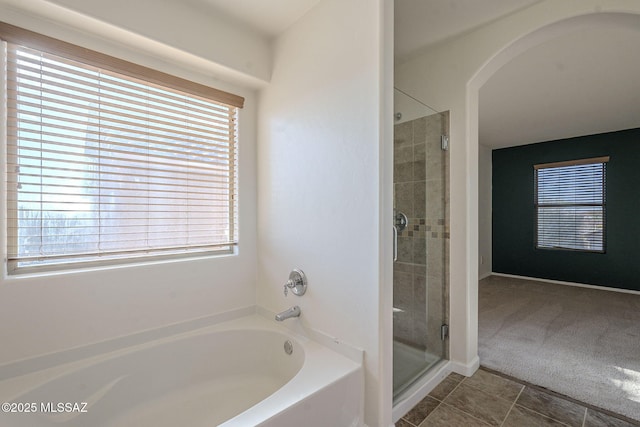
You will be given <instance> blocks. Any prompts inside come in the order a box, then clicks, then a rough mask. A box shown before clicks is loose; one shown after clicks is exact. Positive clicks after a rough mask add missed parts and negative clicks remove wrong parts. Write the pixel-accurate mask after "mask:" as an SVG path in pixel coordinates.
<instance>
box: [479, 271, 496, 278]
mask: <svg viewBox="0 0 640 427" xmlns="http://www.w3.org/2000/svg"><path fill="white" fill-rule="evenodd" d="M492 274H495V273H492V272H490V271H487V272H486V273H484V274H480V275H478V280H482V279H486V278H487V277H489V276H491V275H492Z"/></svg>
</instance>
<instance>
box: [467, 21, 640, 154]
mask: <svg viewBox="0 0 640 427" xmlns="http://www.w3.org/2000/svg"><path fill="white" fill-rule="evenodd" d="M638 46H640V32H639V31H637V30H635V29H631V28H627V27H612V26H601V27H597V26H591V27H589V28H585V29H581V30H578V31H575V32H573V33H570V34H566V35H564V36H561V37H558V38H554V39H553V40H551V41H549V42H547V43H544V44H542V45H539V46H536V47H535V48H532V49H530V50H528V51H526V52H525V53H524V54H522V55H521V56H519V57H517V58H515V59H514V60H512V61H511V62H510V63H508V64H506V65H505V66H504V67H503V68H501V69H500V70H498V72H497V73H496V74H494V75H493V76H492V77H491V79H490V80H489V81H488V82H487V83H486V84H485V85H484V86H483V87H482V88H481V90H480V117H479V120H480V121H479V126H480V135H479V139H480V143H481V144H483V145H486V146H489V147H492V148H501V147H507V146H513V145H522V144H529V143H534V142H542V141H549V140H555V139H561V138H569V137H573V136H582V135H590V134H597V133H603V132H609V131H614V130H621V129H630V128H634V127H640V78H639V76H640V48H638Z"/></svg>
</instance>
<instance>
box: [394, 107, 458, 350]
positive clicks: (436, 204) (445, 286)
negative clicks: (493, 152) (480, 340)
mask: <svg viewBox="0 0 640 427" xmlns="http://www.w3.org/2000/svg"><path fill="white" fill-rule="evenodd" d="M448 129H449V114H448V113H442V114H434V115H431V116H427V117H422V118H420V119H416V120H412V121H409V122H404V123H401V124H398V125H396V126H395V129H394V177H393V182H394V209H395V210H396V212H397V211H400V212H403V213H404V214H405V215H407V217H408V218H409V225H408V226H407V228H406V229H405V230H404V231H402V232H401V233H399V235H398V260H397V261H396V262H395V263H394V269H393V299H394V301H393V306H394V308H395V309H397V310H394V315H393V335H394V339H395V340H398V341H400V342H403V343H405V344H409V345H411V346H414V347H417V348H419V349H421V350H425V349H426V350H427V351H429V352H430V353H433V354H436V355H438V356H441V357H447V354H446V353H445V348H446V346H444V344H443V342H442V341H441V340H440V326H441V325H442V323H443V322H445V323H446V322H447V315H448V313H447V310H446V307H448V304H449V302H448V300H449V295H448V290H449V282H448V281H449V258H448V257H449V179H448V177H449V152H448V151H443V150H442V148H441V135H448Z"/></svg>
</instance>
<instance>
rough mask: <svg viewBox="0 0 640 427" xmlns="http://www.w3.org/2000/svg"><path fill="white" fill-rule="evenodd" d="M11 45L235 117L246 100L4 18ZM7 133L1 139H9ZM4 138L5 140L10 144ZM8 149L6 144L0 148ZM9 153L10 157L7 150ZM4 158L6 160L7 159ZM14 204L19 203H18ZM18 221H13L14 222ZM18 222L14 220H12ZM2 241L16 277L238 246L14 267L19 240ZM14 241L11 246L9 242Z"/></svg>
mask: <svg viewBox="0 0 640 427" xmlns="http://www.w3.org/2000/svg"><path fill="white" fill-rule="evenodd" d="M4 42H7V43H11V44H15V45H21V46H25V47H28V48H31V49H36V50H39V51H42V52H44V53H49V54H53V55H56V56H60V57H63V58H66V59H70V60H74V61H78V62H80V63H83V64H85V65H87V66H90V67H97V68H100V69H103V70H105V71H109V72H112V73H117V74H120V75H123V76H126V77H130V78H133V79H137V80H142V81H144V82H147V83H148V84H150V85H155V86H160V87H164V88H167V89H171V90H177V91H180V92H183V93H186V94H190V95H193V96H195V97H198V98H203V99H206V100H208V101H213V102H216V103H219V104H224V105H227V106H229V107H233V108H234V109H235V113H234V116H235V118H237V115H238V113H237V111H238V110H239V109H241V108H243V106H244V98H243V97H241V96H238V95H235V94H232V93H228V92H225V91H222V90H219V89H215V88H212V87H210V86H206V85H203V84H199V83H195V82H192V81H189V80H186V79H182V78H180V77H176V76H173V75H170V74H166V73H163V72H160V71H157V70H154V69H151V68H148V67H144V66H141V65H138V64H135V63H131V62H128V61H125V60H122V59H119V58H115V57H112V56H109V55H105V54H102V53H100V52H96V51H92V50H89V49H85V48H82V47H80V46H76V45H73V44H70V43H67V42H64V41H61V40H57V39H54V38H51V37H47V36H44V35H41V34H38V33H35V32H32V31H29V30H25V29H22V28H20V27H16V26H13V25H10V24H6V23H4V22H0V43H4ZM2 85H3V86H5V88H6V77H5V78H4V79H3V82H2ZM2 111H3V112H4V114H3V116H4V117H3V118H2V120H3V121H4V120H6V115H7V114H8V111H7V109H6V106H3V108H2ZM232 129H233V130H232V132H231V135H232V136H231V137H230V138H229V141H230V142H229V143H230V148H229V149H230V151H231V154H230V156H231V158H230V161H231V162H234V165H235V166H234V167H233V168H232V169H233V173H232V174H231V175H232V176H230V177H229V180H230V184H229V188H231V189H232V190H231V191H232V193H231V194H235V199H233V202H232V203H231V204H230V206H229V213H230V215H232V216H233V218H235V219H234V220H233V221H232V223H231V225H230V232H231V233H237V232H238V224H237V220H238V219H239V215H238V212H237V204H238V200H237V195H238V188H237V187H238V183H237V176H238V175H237V174H238V170H237V169H238V166H237V162H236V157H237V149H238V146H237V134H238V123H237V121H236V122H235V123H234V125H233V126H232ZM7 137H8V136H7V135H5V136H4V137H3V138H7ZM8 142H9V141H8V140H7V141H6V143H7V144H8ZM3 149H4V150H5V152H6V148H3ZM7 155H9V154H8V153H7ZM5 161H8V158H6V159H5ZM12 173H13V172H11V171H9V170H6V173H5V177H4V179H5V182H7V181H6V180H7V179H8V178H9V177H10V175H11V174H12ZM5 203H6V205H5V211H6V212H9V211H10V209H11V207H10V204H11V202H10V201H9V189H8V188H6V185H5ZM16 203H17V202H16ZM5 218H6V222H5V224H4V227H5V233H6V231H7V230H8V227H10V226H11V224H10V222H11V220H10V219H9V216H8V215H7V216H6V217H5ZM16 221H17V220H16ZM14 225H17V224H14ZM5 235H6V236H7V237H6V241H5V242H4V243H5V249H4V250H5V251H7V252H6V253H7V258H6V260H5V261H6V263H7V264H6V267H7V269H6V270H5V271H6V272H7V273H9V274H10V275H18V274H27V273H34V272H55V271H59V270H67V269H76V268H80V267H81V268H91V267H96V266H109V265H118V264H129V263H140V262H149V261H164V260H173V259H180V258H185V257H202V256H207V255H225V254H231V253H234V252H235V250H234V249H233V248H234V247H237V244H238V240H237V236H236V237H235V240H234V242H233V243H230V244H228V245H227V244H225V245H224V246H225V248H228V249H214V248H213V246H212V245H208V249H204V250H197V249H196V250H193V251H191V252H187V251H185V250H182V251H180V252H172V253H170V254H169V253H162V252H157V253H153V254H148V253H145V251H144V250H141V251H138V253H137V254H136V256H127V255H126V254H125V255H115V256H105V257H104V258H103V259H101V257H100V256H98V257H95V259H92V260H89V261H79V262H78V261H69V262H61V263H49V264H44V265H34V266H20V267H18V266H17V263H16V261H15V260H11V259H9V256H8V255H9V254H10V253H12V248H13V252H17V242H16V241H15V239H14V240H13V241H12V238H11V237H10V236H9V233H6V234H5ZM12 244H13V247H12V246H11V245H12Z"/></svg>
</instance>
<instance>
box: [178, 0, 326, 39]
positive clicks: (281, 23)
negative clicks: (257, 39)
mask: <svg viewBox="0 0 640 427" xmlns="http://www.w3.org/2000/svg"><path fill="white" fill-rule="evenodd" d="M183 1H185V0H183ZM186 1H188V2H191V3H195V4H199V5H200V6H205V7H207V8H210V9H211V11H212V12H214V13H220V12H222V13H223V14H225V15H227V16H230V17H232V18H233V19H235V20H237V21H239V22H242V23H243V24H245V25H246V26H248V27H250V28H252V29H253V30H255V31H256V32H258V33H260V34H262V35H263V36H265V37H268V38H273V37H275V36H277V35H278V34H280V33H282V32H283V31H285V30H286V29H287V28H289V27H290V26H291V25H293V23H294V22H296V21H297V20H298V19H300V18H301V17H302V16H303V15H304V14H305V13H307V12H308V11H309V10H310V9H311V8H313V6H315V5H316V4H317V3H318V2H319V1H320V0H231V1H230V0H186Z"/></svg>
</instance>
